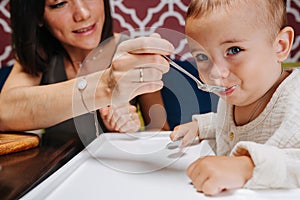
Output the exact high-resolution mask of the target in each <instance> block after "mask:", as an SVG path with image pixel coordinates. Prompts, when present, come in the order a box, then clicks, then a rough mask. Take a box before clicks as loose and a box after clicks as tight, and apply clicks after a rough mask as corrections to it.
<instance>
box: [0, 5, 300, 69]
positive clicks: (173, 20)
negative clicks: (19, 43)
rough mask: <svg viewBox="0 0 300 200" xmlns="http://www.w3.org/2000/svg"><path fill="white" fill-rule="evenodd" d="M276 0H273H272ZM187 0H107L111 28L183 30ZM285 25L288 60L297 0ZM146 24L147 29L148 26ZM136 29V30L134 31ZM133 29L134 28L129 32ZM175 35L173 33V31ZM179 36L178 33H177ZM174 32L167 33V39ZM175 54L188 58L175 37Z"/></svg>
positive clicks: (298, 24) (0, 20)
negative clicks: (288, 37)
mask: <svg viewBox="0 0 300 200" xmlns="http://www.w3.org/2000/svg"><path fill="white" fill-rule="evenodd" d="M274 1H277V0H274ZM189 2H190V0H150V1H137V0H111V7H112V13H113V18H114V28H115V31H116V32H123V31H127V30H129V32H130V34H131V36H133V37H134V36H140V35H149V34H150V33H152V32H155V31H157V30H158V29H157V28H158V27H163V28H166V29H171V30H174V33H175V31H177V32H180V33H183V32H184V18H185V12H186V10H187V5H188V3H189ZM8 4H9V0H1V3H0V67H1V66H4V65H7V64H12V63H13V57H12V53H11V50H12V48H11V46H10V33H11V28H10V24H9V17H10V15H9V6H8ZM287 11H288V19H289V24H290V25H292V26H293V27H294V28H295V33H296V37H295V42H294V45H293V49H292V53H291V56H290V57H289V59H288V61H289V62H295V61H300V0H288V6H287ZM149 27H150V28H149ZM137 29H138V30H137ZM133 30H134V31H133ZM175 35H176V34H175ZM179 35H180V34H179ZM172 36H174V34H171V33H170V34H167V35H166V37H167V38H168V39H170V38H171V41H172ZM172 42H173V43H175V44H174V45H175V47H176V52H175V53H176V54H180V55H181V58H187V57H189V53H188V52H187V46H186V41H185V39H184V38H180V39H178V37H177V38H175V39H174V41H172Z"/></svg>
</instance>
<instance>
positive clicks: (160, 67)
mask: <svg viewBox="0 0 300 200" xmlns="http://www.w3.org/2000/svg"><path fill="white" fill-rule="evenodd" d="M173 50H174V47H173V45H172V44H170V43H169V42H168V41H167V40H164V39H161V38H157V37H155V38H154V37H143V38H136V39H132V40H127V41H125V42H123V43H121V44H120V45H119V47H118V49H117V51H116V54H115V57H114V60H113V62H112V65H111V67H110V68H107V69H105V70H102V71H98V72H95V73H92V74H89V75H86V76H85V77H84V78H85V80H86V81H87V86H86V87H85V89H84V90H83V91H81V92H80V91H79V90H78V89H77V88H76V84H77V83H78V80H80V79H81V78H80V77H79V78H76V79H72V80H68V81H65V82H61V83H56V84H51V85H45V86H39V83H40V80H41V75H40V76H38V77H34V76H31V75H29V74H26V73H24V72H23V71H22V66H21V65H20V64H18V63H16V64H15V66H14V67H13V70H12V72H11V74H10V76H9V77H8V79H7V81H6V83H5V85H4V87H3V89H2V92H1V94H0V130H2V131H5V130H17V131H24V130H34V129H40V128H47V127H50V126H52V125H55V124H57V123H60V122H62V121H65V120H67V119H70V118H72V117H76V116H78V115H81V114H84V113H87V112H88V111H94V110H96V109H99V108H102V107H104V106H107V105H122V104H124V103H126V102H128V101H129V100H130V99H132V98H133V97H135V96H137V95H140V94H143V93H148V92H154V91H157V90H159V89H161V88H162V86H163V83H162V81H161V78H162V74H163V73H166V72H167V71H168V69H169V64H168V62H167V61H166V60H165V59H164V58H162V56H161V54H164V55H168V54H170V53H171V52H172V51H173ZM141 69H142V70H143V81H140V71H141ZM84 104H85V105H86V106H85V105H84ZM86 107H87V108H86Z"/></svg>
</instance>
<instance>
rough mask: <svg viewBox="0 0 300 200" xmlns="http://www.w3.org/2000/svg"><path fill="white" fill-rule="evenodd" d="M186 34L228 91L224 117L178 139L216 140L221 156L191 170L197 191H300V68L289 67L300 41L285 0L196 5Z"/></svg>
mask: <svg viewBox="0 0 300 200" xmlns="http://www.w3.org/2000/svg"><path fill="white" fill-rule="evenodd" d="M186 34H187V37H188V42H189V46H190V50H191V53H192V55H193V57H194V58H195V61H196V63H197V67H198V72H199V76H200V78H201V79H202V81H203V82H205V83H207V84H210V85H218V86H223V87H226V88H228V89H227V90H226V91H225V92H220V93H217V95H218V96H220V100H219V103H218V110H217V113H207V114H202V115H195V116H193V121H192V122H190V123H187V124H183V125H180V126H177V127H176V128H175V129H174V131H173V132H172V133H171V135H170V137H171V139H172V140H177V139H179V138H181V137H183V143H182V146H187V145H188V144H189V143H191V142H192V141H193V139H194V138H195V137H196V136H199V138H200V139H205V138H212V137H213V138H216V146H215V147H214V148H215V151H216V154H217V156H206V157H203V158H199V159H198V160H196V161H195V162H194V163H192V164H191V165H190V166H189V167H188V169H187V175H188V176H189V177H190V178H191V180H192V183H193V185H194V187H195V188H196V189H197V191H200V192H203V193H205V194H207V195H216V194H218V193H220V192H221V191H223V190H226V189H233V188H241V187H244V188H251V189H264V188H296V187H300V167H299V166H300V149H299V148H300V120H299V119H300V89H299V85H300V70H299V69H297V68H294V69H285V70H283V69H282V66H281V63H282V62H283V61H284V60H285V59H286V58H287V57H288V55H289V53H290V50H291V47H292V43H293V38H294V31H293V28H291V27H289V26H287V14H286V1H284V0H210V1H207V0H192V1H191V3H190V5H189V9H188V12H187V19H186Z"/></svg>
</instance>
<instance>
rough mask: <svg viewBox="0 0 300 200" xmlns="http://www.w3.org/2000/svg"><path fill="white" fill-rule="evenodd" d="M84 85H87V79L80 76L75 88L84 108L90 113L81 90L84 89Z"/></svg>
mask: <svg viewBox="0 0 300 200" xmlns="http://www.w3.org/2000/svg"><path fill="white" fill-rule="evenodd" d="M86 87H87V80H86V79H85V78H80V79H79V81H78V82H77V89H78V91H79V92H80V97H81V101H82V104H83V106H84V108H85V109H86V110H87V111H88V112H89V113H90V111H89V109H88V107H87V105H86V103H85V101H84V98H83V94H82V92H83V91H84V89H85V88H86Z"/></svg>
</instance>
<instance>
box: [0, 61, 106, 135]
mask: <svg viewBox="0 0 300 200" xmlns="http://www.w3.org/2000/svg"><path fill="white" fill-rule="evenodd" d="M101 73H103V72H99V73H94V74H91V75H89V76H87V77H86V79H87V82H88V83H96V82H97V81H98V77H99V76H100V75H101ZM40 80H41V75H39V76H38V77H35V76H31V75H29V74H27V73H25V72H23V71H22V67H21V65H20V64H19V63H18V62H16V63H15V65H14V67H13V69H12V71H11V74H10V75H9V77H8V79H7V80H6V82H5V85H4V86H3V89H2V92H1V94H0V105H1V106H0V130H3V131H4V130H16V131H19V130H20V131H24V130H33V129H39V128H45V127H49V126H52V125H55V124H57V123H60V122H62V121H64V120H67V119H70V118H71V117H75V116H78V115H81V114H84V113H86V112H87V111H86V109H85V108H84V106H83V105H82V102H81V97H80V93H79V91H77V90H76V89H74V86H75V83H76V79H72V80H68V81H65V82H61V83H56V84H51V85H44V86H39V83H40ZM91 85H92V84H91ZM102 85H103V86H104V84H102ZM103 86H101V84H99V86H98V87H103ZM89 87H90V86H88V87H87V88H86V90H88V89H89ZM73 89H74V90H73ZM99 90H100V91H101V89H99ZM102 91H105V90H104V88H103V89H102ZM89 94H90V93H89V92H86V94H84V96H85V98H86V99H92V94H90V96H91V97H88V96H87V95H89ZM101 96H103V98H102V100H103V101H102V102H98V104H99V106H101V105H102V106H103V105H105V104H106V103H107V100H106V102H105V96H107V94H105V93H103V92H102V95H101ZM72 104H74V105H78V106H77V108H76V109H74V110H73V107H72Z"/></svg>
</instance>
